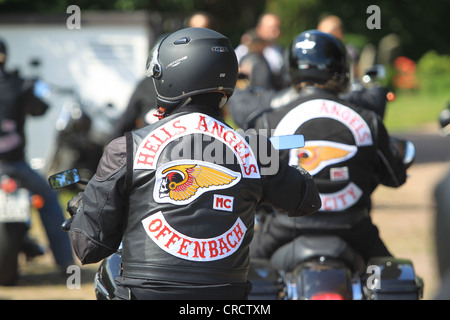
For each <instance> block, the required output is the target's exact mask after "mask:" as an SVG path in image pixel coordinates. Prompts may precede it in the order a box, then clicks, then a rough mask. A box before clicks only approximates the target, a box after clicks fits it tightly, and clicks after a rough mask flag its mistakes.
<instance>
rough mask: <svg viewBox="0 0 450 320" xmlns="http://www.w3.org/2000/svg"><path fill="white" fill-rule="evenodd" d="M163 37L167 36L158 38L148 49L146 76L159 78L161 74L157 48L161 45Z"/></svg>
mask: <svg viewBox="0 0 450 320" xmlns="http://www.w3.org/2000/svg"><path fill="white" fill-rule="evenodd" d="M165 38H167V36H166V37H164V38H162V39H161V40H159V41H158V42H157V43H156V44H155V45H154V46H153V49H152V50H151V51H150V54H149V55H148V58H147V63H146V72H145V74H146V75H147V77H153V78H159V77H160V76H161V73H162V68H161V64H160V63H159V48H160V47H161V43H162V42H163V41H164V39H165Z"/></svg>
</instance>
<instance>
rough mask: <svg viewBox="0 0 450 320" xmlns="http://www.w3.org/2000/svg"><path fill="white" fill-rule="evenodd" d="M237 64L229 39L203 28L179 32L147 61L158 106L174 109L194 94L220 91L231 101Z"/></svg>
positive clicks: (153, 52) (166, 40) (166, 38)
mask: <svg viewBox="0 0 450 320" xmlns="http://www.w3.org/2000/svg"><path fill="white" fill-rule="evenodd" d="M237 74H238V63H237V59H236V54H235V53H234V49H233V47H232V45H231V42H230V40H229V39H228V38H227V37H225V36H224V35H222V34H220V33H218V32H216V31H213V30H211V29H204V28H186V29H182V30H178V31H176V32H174V33H172V34H170V35H168V36H166V37H165V38H163V39H162V40H161V41H159V42H158V43H157V44H156V45H155V46H154V48H153V49H152V51H151V52H150V55H149V57H148V60H147V76H148V77H152V78H153V83H154V85H155V89H156V95H157V102H158V106H159V107H163V108H167V109H168V110H173V109H175V108H177V107H179V106H180V105H182V104H183V103H185V102H186V100H187V99H188V98H189V97H191V96H194V95H199V94H203V93H210V92H220V93H222V94H223V95H224V97H225V98H227V99H228V98H229V97H230V96H231V95H232V94H233V92H234V87H235V85H236V81H237Z"/></svg>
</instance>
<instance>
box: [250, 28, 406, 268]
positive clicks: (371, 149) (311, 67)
mask: <svg viewBox="0 0 450 320" xmlns="http://www.w3.org/2000/svg"><path fill="white" fill-rule="evenodd" d="M289 64H290V77H291V80H292V86H291V88H290V92H291V94H289V95H284V96H277V95H274V96H271V97H270V99H271V102H272V103H271V104H272V108H271V109H270V110H267V111H266V112H262V113H260V114H259V115H258V116H256V117H255V118H254V119H253V120H252V121H251V123H252V124H253V127H254V128H257V129H261V128H265V129H269V130H274V131H273V134H274V135H291V134H303V135H304V137H305V141H306V145H305V147H304V148H301V149H298V150H291V151H289V152H285V154H284V157H285V159H287V160H288V161H289V163H290V164H291V165H301V166H302V167H303V168H305V169H306V170H307V171H308V172H309V173H310V174H311V175H313V177H314V180H315V182H316V184H317V187H318V189H319V192H320V196H321V199H322V208H321V210H320V211H319V212H318V213H316V214H314V215H311V216H305V217H298V218H294V219H293V221H292V220H291V221H289V220H286V219H284V218H283V217H282V216H278V215H274V216H269V218H268V219H267V220H266V221H265V224H264V225H263V226H262V227H261V229H260V232H258V233H257V235H256V236H255V239H254V241H253V242H252V247H251V253H252V256H254V257H258V258H269V257H270V256H271V254H272V253H273V252H274V251H275V250H276V249H277V248H278V247H280V246H281V245H283V244H285V243H287V242H289V241H291V240H293V239H294V238H295V237H297V236H299V235H301V234H303V233H321V234H323V233H331V234H334V235H338V236H340V237H342V238H343V239H344V240H345V241H347V242H348V243H349V244H350V246H352V247H353V248H354V249H356V250H357V251H358V252H359V253H360V254H361V256H362V257H363V258H364V260H365V261H368V259H369V258H370V257H374V256H390V255H391V253H390V252H389V250H388V249H387V247H386V246H385V244H384V243H383V241H382V239H381V238H380V237H379V233H378V228H377V227H376V226H375V225H374V224H373V223H372V220H371V217H370V208H371V193H372V192H373V191H374V190H375V188H376V187H377V186H378V185H379V184H383V185H386V186H389V187H399V186H401V185H402V184H403V183H405V181H406V167H405V166H404V164H403V159H402V157H401V156H400V155H398V154H395V152H394V151H393V149H392V147H391V144H390V138H389V135H388V132H387V130H386V128H385V127H384V125H383V122H382V120H381V118H379V117H378V116H377V115H376V114H375V113H374V112H373V111H370V110H368V109H365V108H361V107H358V106H355V105H352V104H350V103H348V102H346V101H343V100H341V99H339V94H341V93H342V92H344V91H346V89H347V87H348V85H349V67H348V61H347V57H346V52H345V47H344V46H343V45H342V43H341V42H340V41H339V40H338V39H336V38H335V37H333V36H332V35H329V34H326V33H323V32H320V31H317V30H310V31H307V32H303V33H301V34H299V35H298V36H297V37H295V39H294V40H293V43H292V46H291V48H290V52H289ZM280 94H283V93H280ZM284 94H285V93H284ZM259 96H262V97H263V93H260V94H259ZM263 98H264V97H263ZM265 99H267V98H265ZM275 102H276V107H273V106H274V105H275ZM242 107H243V106H242ZM243 108H244V107H243Z"/></svg>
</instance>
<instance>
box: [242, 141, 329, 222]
mask: <svg viewBox="0 0 450 320" xmlns="http://www.w3.org/2000/svg"><path fill="white" fill-rule="evenodd" d="M253 138H254V137H252V135H250V139H253ZM257 139H258V146H259V148H257V152H258V161H259V163H260V167H261V173H262V179H261V180H262V184H263V185H262V190H263V191H262V199H261V201H260V203H261V204H262V205H270V206H272V207H274V208H275V209H278V210H280V211H283V212H285V213H287V215H288V216H295V217H297V216H303V215H307V214H311V213H314V212H316V211H318V210H319V209H320V208H321V206H322V202H321V200H320V195H319V191H318V189H317V187H316V184H315V182H314V180H313V178H312V176H311V175H310V174H309V173H308V172H307V171H306V170H304V169H303V168H302V167H300V166H297V167H293V166H290V165H289V164H288V162H287V161H285V160H283V158H282V157H281V155H280V151H279V150H275V148H274V147H273V145H272V144H271V143H270V142H269V140H268V139H267V138H265V137H264V136H261V135H257ZM261 140H262V142H261ZM263 144H266V145H267V148H266V150H268V152H267V153H266V152H262V149H264V148H261V146H262V145H263ZM281 152H285V151H281ZM264 158H265V160H264ZM274 162H275V165H276V170H275V169H274V168H275V167H274ZM267 168H270V170H265V169H267Z"/></svg>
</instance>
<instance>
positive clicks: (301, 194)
mask: <svg viewBox="0 0 450 320" xmlns="http://www.w3.org/2000/svg"><path fill="white" fill-rule="evenodd" d="M126 137H127V138H124V137H122V138H118V139H116V140H114V141H113V142H111V144H110V145H109V146H108V147H107V148H106V150H105V153H104V155H103V157H102V159H101V161H100V163H99V166H98V169H97V172H96V174H95V176H94V178H93V179H92V180H91V181H90V182H89V184H88V185H87V187H86V189H85V191H84V193H83V207H82V210H80V212H78V213H77V214H76V215H75V217H74V220H73V222H72V225H71V230H70V236H71V240H72V244H73V247H74V249H75V252H76V254H77V256H78V257H79V259H80V260H81V262H82V263H83V264H84V263H93V262H97V261H99V260H101V259H103V258H105V257H107V256H108V255H110V254H112V253H113V252H115V251H116V250H117V248H118V247H119V244H120V243H121V241H122V242H123V248H122V259H123V266H122V267H123V273H122V275H123V276H124V277H130V278H138V279H153V280H158V281H177V282H183V283H203V284H218V283H242V282H246V280H247V273H248V267H249V253H248V246H249V244H250V241H251V240H252V237H253V227H254V214H255V207H256V206H257V205H258V204H263V205H272V206H274V207H275V208H277V209H278V210H280V211H284V212H285V213H287V214H288V215H289V216H299V215H304V214H310V213H313V212H315V211H317V210H318V209H319V208H320V205H321V204H320V199H319V197H318V193H317V189H316V188H315V184H314V182H313V181H312V178H311V176H310V175H309V174H308V173H307V172H305V171H304V170H298V169H296V168H293V167H291V166H289V165H288V164H287V163H286V162H285V161H282V160H281V161H280V164H279V166H278V168H277V170H276V171H275V172H269V171H270V170H269V171H268V170H266V169H267V168H268V164H267V161H262V160H267V159H262V156H261V154H263V152H259V151H260V150H259V149H258V150H256V149H255V148H254V147H253V146H258V145H261V144H253V143H252V139H253V138H256V137H255V136H253V137H251V138H250V142H249V143H248V142H246V140H245V139H244V138H243V137H242V136H241V135H239V134H238V133H237V132H236V131H235V130H233V129H232V128H230V127H229V126H227V125H226V124H225V122H224V120H223V119H222V118H221V117H220V116H219V114H218V111H215V109H211V108H208V107H204V106H196V105H188V106H185V107H183V108H181V109H180V110H179V111H178V112H177V113H174V114H172V115H171V116H169V117H166V118H164V119H163V120H160V121H158V122H157V123H155V124H152V125H149V126H147V127H144V128H141V129H139V130H137V131H134V132H133V133H132V134H127V135H126ZM256 139H263V137H259V138H256ZM259 141H263V144H264V143H265V145H264V149H266V148H267V147H269V149H270V147H271V146H269V145H268V144H269V142H268V140H259ZM258 143H259V142H258ZM271 151H272V152H274V153H275V152H276V151H275V150H273V148H272V149H271ZM264 152H267V149H266V150H264ZM264 164H265V165H264Z"/></svg>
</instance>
